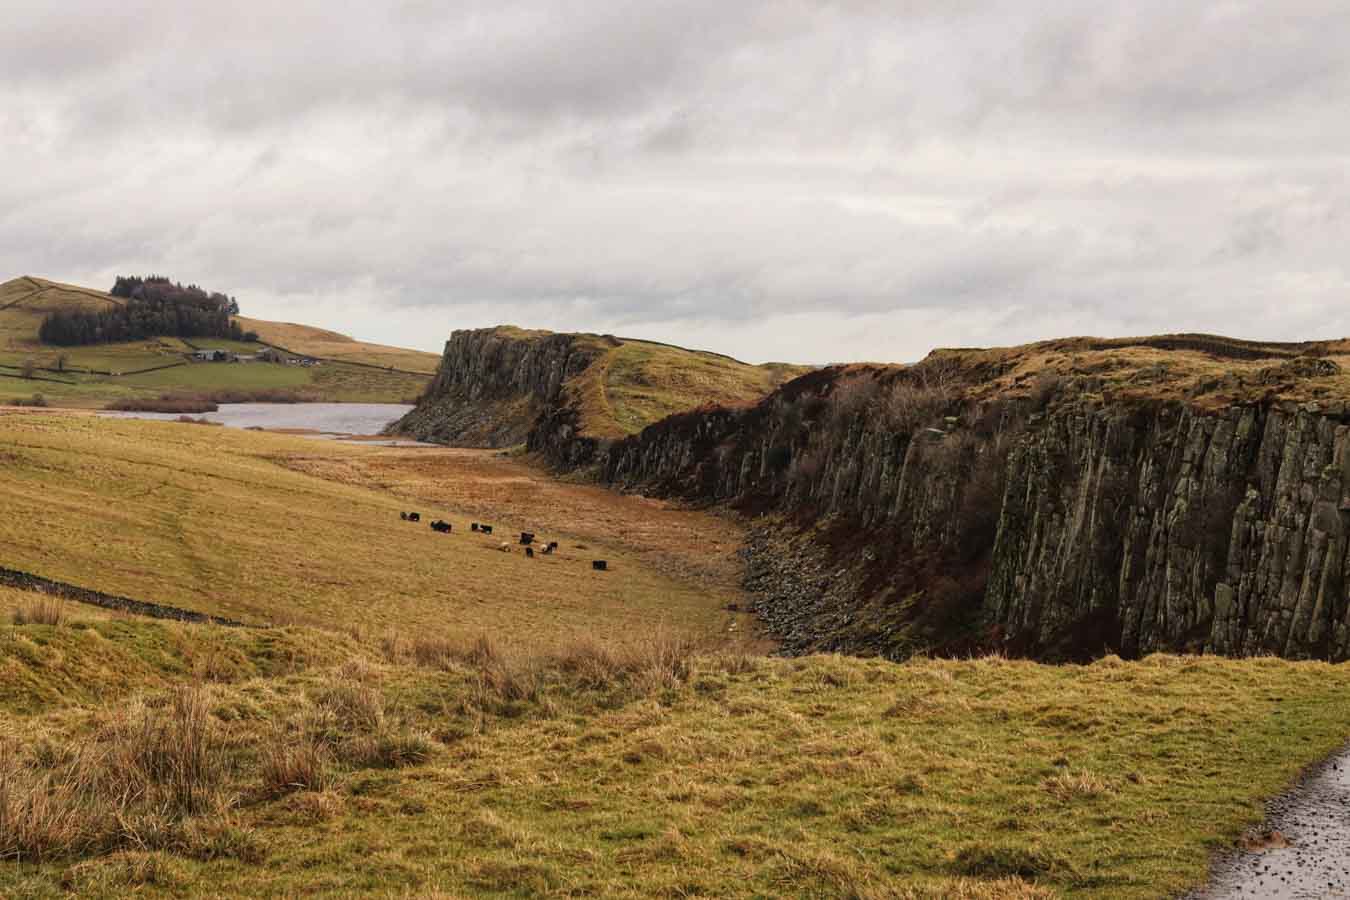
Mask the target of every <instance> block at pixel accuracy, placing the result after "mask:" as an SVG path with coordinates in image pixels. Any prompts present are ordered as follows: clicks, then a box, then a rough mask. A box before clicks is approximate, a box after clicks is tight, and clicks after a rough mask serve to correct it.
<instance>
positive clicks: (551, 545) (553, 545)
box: [548, 541, 558, 553]
mask: <svg viewBox="0 0 1350 900" xmlns="http://www.w3.org/2000/svg"><path fill="white" fill-rule="evenodd" d="M557 549H558V542H557V541H549V542H548V552H549V553H552V552H553V551H554V550H557Z"/></svg>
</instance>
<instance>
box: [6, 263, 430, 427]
mask: <svg viewBox="0 0 1350 900" xmlns="http://www.w3.org/2000/svg"><path fill="white" fill-rule="evenodd" d="M120 303H121V301H120V300H118V299H117V298H115V297H112V296H110V295H108V294H105V293H103V292H101V291H95V290H91V289H88V288H81V287H75V286H73V285H65V284H59V283H57V282H52V281H47V280H45V279H41V278H30V277H23V278H15V279H13V280H11V281H7V282H4V283H3V284H0V403H5V402H8V401H14V400H26V399H29V398H31V397H32V395H33V394H37V393H40V394H42V395H43V397H44V398H45V399H46V400H47V401H48V402H49V403H51V404H52V405H55V406H71V407H101V406H104V405H106V404H107V403H109V402H112V401H115V400H125V399H130V398H151V397H158V396H160V395H161V394H165V393H170V394H194V395H201V396H206V397H209V396H212V395H220V394H223V393H224V392H233V393H236V394H239V393H243V394H248V393H250V392H267V391H271V392H285V393H290V394H293V395H297V396H300V397H303V398H308V399H320V400H340V401H358V402H360V401H363V402H381V401H383V402H401V401H405V400H409V399H411V398H413V397H415V396H417V395H418V394H419V393H420V392H421V390H422V389H423V388H424V387H425V386H426V381H427V379H426V377H424V374H422V373H426V374H429V373H431V372H432V371H434V369H435V363H436V361H437V357H436V356H435V355H434V354H430V353H422V352H420V351H416V350H402V349H399V348H395V347H384V346H382V345H379V344H365V343H362V342H360V341H356V340H353V339H352V338H349V337H347V336H345V335H340V334H336V333H334V332H329V331H323V330H321V329H315V328H307V327H305V326H300V325H285V324H281V323H274V322H264V321H261V320H254V319H240V323H241V325H243V326H244V327H245V328H246V329H251V330H256V331H258V333H259V336H260V338H261V339H262V340H263V341H267V342H269V343H275V344H281V345H283V346H286V347H287V348H288V349H290V350H293V351H295V352H296V353H298V354H304V355H310V356H315V357H323V358H324V359H325V360H326V361H325V362H324V363H323V364H322V365H320V366H317V367H312V368H305V367H300V366H286V365H274V364H257V363H250V364H222V363H194V362H192V361H190V360H189V359H188V358H187V357H188V356H189V355H190V354H191V351H192V347H191V346H189V344H188V343H186V342H184V341H183V340H181V339H179V338H154V339H150V340H146V341H134V342H128V343H120V344H96V345H90V346H82V347H54V346H45V345H43V344H41V343H40V342H39V341H38V337H37V333H38V326H39V325H41V323H42V320H43V319H44V318H45V317H46V316H47V315H49V314H50V313H52V312H54V311H56V310H61V309H63V310H67V311H69V310H83V311H91V310H96V309H99V308H102V307H106V306H109V305H118V304H120ZM287 341H290V342H291V344H294V345H295V346H292V345H291V344H288V343H287ZM191 343H192V344H193V345H195V346H198V347H203V348H220V349H228V350H232V351H235V352H238V353H241V354H253V353H256V352H257V351H258V350H261V349H263V345H262V344H241V343H237V342H233V341H228V340H224V339H217V338H200V339H195V340H193V341H192V342H191ZM30 363H31V365H32V366H34V367H36V371H33V372H32V373H31V374H32V376H33V377H31V378H25V377H22V376H23V375H24V372H25V366H26V365H28V364H30ZM376 367H378V368H376ZM390 368H393V369H395V370H398V371H389V369H390ZM44 370H45V371H44ZM147 370H153V371H147Z"/></svg>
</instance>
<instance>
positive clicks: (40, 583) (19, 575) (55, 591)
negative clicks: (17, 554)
mask: <svg viewBox="0 0 1350 900" xmlns="http://www.w3.org/2000/svg"><path fill="white" fill-rule="evenodd" d="M0 584H2V585H6V586H8V587H12V588H18V589H19V590H28V591H38V592H40V593H44V594H52V595H55V596H58V597H62V598H64V599H66V600H74V601H75V602H77V603H86V604H89V605H90V606H98V607H102V608H103V609H115V610H121V611H123V612H129V613H135V614H136V615H141V616H149V617H150V618H154V619H173V620H175V621H178V622H193V623H197V624H211V625H225V626H228V627H230V628H250V627H254V628H265V627H267V626H265V625H262V626H250V625H247V624H245V623H243V622H239V621H236V620H235V619H227V618H223V617H221V616H212V615H207V614H206V613H199V612H193V611H192V610H190V609H181V608H179V607H177V606H166V605H165V604H163V603H149V602H147V601H145V600H132V599H131V598H129V597H119V596H117V595H116V594H105V593H103V592H102V591H93V590H90V589H89V588H82V587H79V586H78V585H74V584H69V583H67V582H64V581H55V580H53V579H51V578H43V577H42V576H41V575H34V574H32V573H31V572H21V571H19V570H18V569H9V568H6V567H4V566H0Z"/></svg>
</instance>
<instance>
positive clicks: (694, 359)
mask: <svg viewBox="0 0 1350 900" xmlns="http://www.w3.org/2000/svg"><path fill="white" fill-rule="evenodd" d="M581 337H594V336H593V335H582V336H581ZM602 349H603V355H602V356H601V357H600V358H599V359H598V360H596V361H595V362H594V363H592V364H591V365H590V367H588V368H587V369H586V371H585V372H583V373H582V374H581V375H579V376H577V377H576V378H575V379H573V380H572V381H571V382H569V383H568V385H567V388H566V390H567V394H568V396H569V398H570V399H571V400H572V401H573V402H575V403H576V404H577V406H578V408H579V409H580V413H581V415H580V428H581V430H582V432H584V433H585V434H587V435H590V436H592V437H600V438H616V437H625V436H627V435H630V434H636V433H638V432H639V431H641V430H642V429H643V428H645V427H647V426H648V425H651V424H652V423H654V422H658V421H660V420H661V419H664V418H666V417H667V416H670V415H673V414H674V413H678V412H686V411H688V410H691V409H695V408H697V407H700V406H708V405H713V406H726V407H739V406H748V405H750V404H752V403H755V402H757V401H759V400H760V399H762V398H763V397H765V396H767V395H768V394H769V393H771V392H772V391H773V390H774V388H776V387H778V386H779V385H780V384H782V383H783V382H785V381H788V380H790V379H792V378H795V377H796V376H798V375H800V374H802V373H804V372H806V371H807V367H805V366H791V365H786V364H782V363H770V364H767V365H762V366H752V365H748V364H746V363H743V362H740V361H739V360H735V359H732V358H730V357H727V356H722V355H720V354H717V353H708V352H703V351H699V350H686V349H684V348H681V347H672V346H669V345H666V344H657V343H652V342H649V341H639V340H633V339H631V338H620V339H617V340H616V341H614V342H613V343H612V344H609V343H607V344H605V345H603V347H602Z"/></svg>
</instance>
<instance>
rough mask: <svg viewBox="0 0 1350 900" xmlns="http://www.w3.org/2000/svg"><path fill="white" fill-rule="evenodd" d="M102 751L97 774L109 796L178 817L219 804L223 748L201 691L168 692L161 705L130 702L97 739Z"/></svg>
mask: <svg viewBox="0 0 1350 900" xmlns="http://www.w3.org/2000/svg"><path fill="white" fill-rule="evenodd" d="M98 740H99V743H100V744H102V745H103V746H105V747H106V748H107V752H106V755H105V756H103V757H102V759H103V761H104V762H103V767H102V773H101V774H103V776H104V777H105V778H107V779H108V781H109V783H108V784H107V785H106V787H107V788H108V789H109V790H110V791H111V792H113V793H116V792H118V791H125V792H126V793H127V794H128V795H129V796H131V797H140V798H144V799H146V800H149V801H151V802H152V804H153V805H154V806H156V807H157V808H160V809H169V810H171V811H173V812H176V813H180V814H189V815H191V814H199V813H204V812H209V811H213V810H216V809H218V808H220V807H221V806H222V805H224V799H223V798H222V797H221V795H220V790H221V786H222V784H223V783H224V780H225V776H226V774H227V771H226V757H225V747H224V744H223V742H222V740H221V735H220V733H219V729H218V727H217V725H216V721H215V719H214V718H213V717H212V715H211V706H210V701H209V699H208V698H207V695H206V692H205V691H204V690H202V689H201V688H197V687H182V688H178V689H176V690H174V691H172V692H171V693H170V694H169V695H168V698H167V702H166V703H165V704H164V705H163V706H161V707H158V708H156V707H152V706H149V705H147V704H146V703H145V702H143V701H141V702H134V703H132V704H131V705H130V706H129V707H128V708H127V709H126V711H125V712H122V713H120V714H117V715H115V716H114V717H113V718H112V719H111V720H110V721H109V722H108V723H107V724H106V725H105V726H104V728H103V730H102V732H101V734H100V735H99V736H98Z"/></svg>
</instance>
